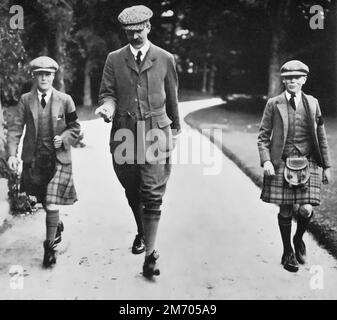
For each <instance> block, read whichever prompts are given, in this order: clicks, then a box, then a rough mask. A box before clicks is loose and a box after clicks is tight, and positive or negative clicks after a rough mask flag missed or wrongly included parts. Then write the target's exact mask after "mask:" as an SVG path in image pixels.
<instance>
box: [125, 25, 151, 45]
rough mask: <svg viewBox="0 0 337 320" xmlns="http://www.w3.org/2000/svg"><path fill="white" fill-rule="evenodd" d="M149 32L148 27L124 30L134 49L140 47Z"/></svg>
mask: <svg viewBox="0 0 337 320" xmlns="http://www.w3.org/2000/svg"><path fill="white" fill-rule="evenodd" d="M149 32H150V28H149V27H146V28H144V29H140V30H125V33H126V36H127V38H128V40H129V43H130V44H131V45H132V46H133V47H134V48H135V49H140V48H141V47H142V46H143V45H144V44H145V42H146V40H147V35H148V34H149Z"/></svg>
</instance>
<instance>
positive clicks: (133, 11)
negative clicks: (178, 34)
mask: <svg viewBox="0 0 337 320" xmlns="http://www.w3.org/2000/svg"><path fill="white" fill-rule="evenodd" d="M152 16H153V12H152V10H151V9H149V8H148V7H145V6H143V5H139V6H133V7H129V8H126V9H124V10H123V11H122V12H121V13H120V14H119V16H118V21H119V22H120V23H121V24H122V25H123V28H124V29H125V30H142V29H144V28H145V27H146V24H147V22H148V21H149V19H150V18H151V17H152Z"/></svg>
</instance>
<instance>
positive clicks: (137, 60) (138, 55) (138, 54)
mask: <svg viewBox="0 0 337 320" xmlns="http://www.w3.org/2000/svg"><path fill="white" fill-rule="evenodd" d="M141 56H142V52H141V51H140V50H139V51H138V53H137V59H136V62H137V64H138V65H139V66H140V63H141V62H142V60H140V57H141Z"/></svg>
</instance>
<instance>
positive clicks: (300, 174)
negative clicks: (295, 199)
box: [284, 157, 310, 188]
mask: <svg viewBox="0 0 337 320" xmlns="http://www.w3.org/2000/svg"><path fill="white" fill-rule="evenodd" d="M284 178H285V180H286V181H287V183H288V184H289V187H290V188H304V187H305V186H306V184H307V183H308V181H309V179H310V170H309V160H308V159H307V157H289V158H287V159H286V163H285V168H284Z"/></svg>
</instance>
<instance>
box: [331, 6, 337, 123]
mask: <svg viewBox="0 0 337 320" xmlns="http://www.w3.org/2000/svg"><path fill="white" fill-rule="evenodd" d="M334 23H335V30H334V31H335V32H334V38H333V41H334V44H335V50H334V51H335V52H334V53H335V55H334V57H335V59H334V60H335V61H334V62H335V66H334V67H335V71H334V74H335V76H334V89H335V90H334V98H333V103H332V105H333V107H332V108H331V114H332V116H335V117H336V116H337V3H335V12H334Z"/></svg>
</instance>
